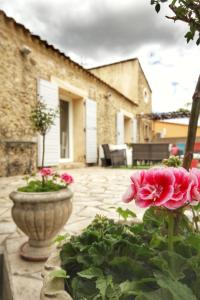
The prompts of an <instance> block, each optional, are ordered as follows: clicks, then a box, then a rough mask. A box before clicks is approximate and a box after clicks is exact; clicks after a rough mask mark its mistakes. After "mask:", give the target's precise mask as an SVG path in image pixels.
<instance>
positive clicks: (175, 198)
mask: <svg viewBox="0 0 200 300" xmlns="http://www.w3.org/2000/svg"><path fill="white" fill-rule="evenodd" d="M170 171H171V172H172V173H173V176H174V178H175V181H174V192H173V195H172V196H171V198H170V199H169V200H168V201H167V202H166V203H165V204H164V206H165V207H167V208H168V209H176V208H179V207H181V206H183V205H184V204H185V203H186V202H187V201H189V200H190V186H191V176H190V174H189V172H187V171H186V170H185V169H183V168H170Z"/></svg>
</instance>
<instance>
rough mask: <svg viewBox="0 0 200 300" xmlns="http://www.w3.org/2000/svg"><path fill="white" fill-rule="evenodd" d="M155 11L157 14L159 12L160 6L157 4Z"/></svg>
mask: <svg viewBox="0 0 200 300" xmlns="http://www.w3.org/2000/svg"><path fill="white" fill-rule="evenodd" d="M155 10H156V12H157V13H159V11H160V4H159V3H157V4H156V6H155Z"/></svg>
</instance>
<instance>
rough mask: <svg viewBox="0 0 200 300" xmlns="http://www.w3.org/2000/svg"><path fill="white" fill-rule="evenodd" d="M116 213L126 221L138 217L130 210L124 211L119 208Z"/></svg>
mask: <svg viewBox="0 0 200 300" xmlns="http://www.w3.org/2000/svg"><path fill="white" fill-rule="evenodd" d="M116 211H117V212H118V214H119V215H120V216H121V217H122V218H123V219H124V220H125V221H126V220H127V219H128V217H133V218H136V217H137V216H136V214H135V213H134V212H133V211H131V210H130V209H123V208H121V207H118V208H117V210H116Z"/></svg>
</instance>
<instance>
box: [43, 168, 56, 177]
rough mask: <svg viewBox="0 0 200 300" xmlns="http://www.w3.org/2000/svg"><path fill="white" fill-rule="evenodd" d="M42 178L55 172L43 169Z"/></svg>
mask: <svg viewBox="0 0 200 300" xmlns="http://www.w3.org/2000/svg"><path fill="white" fill-rule="evenodd" d="M40 174H41V176H44V177H47V176H52V175H53V170H52V169H51V168H42V169H41V170H40Z"/></svg>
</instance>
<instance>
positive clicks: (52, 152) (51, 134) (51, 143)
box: [38, 79, 60, 166]
mask: <svg viewBox="0 0 200 300" xmlns="http://www.w3.org/2000/svg"><path fill="white" fill-rule="evenodd" d="M38 99H39V100H41V101H42V102H44V103H46V104H47V107H48V108H52V109H58V107H59V95H58V87H57V85H56V84H53V83H51V82H49V81H46V80H43V79H39V80H38ZM45 140H46V141H45V159H44V165H45V166H54V165H58V163H59V159H60V116H59V113H58V116H57V117H56V119H55V120H54V125H52V126H51V128H50V130H49V131H48V133H47V135H46V138H45ZM41 164H42V137H41V136H39V139H38V166H41Z"/></svg>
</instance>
